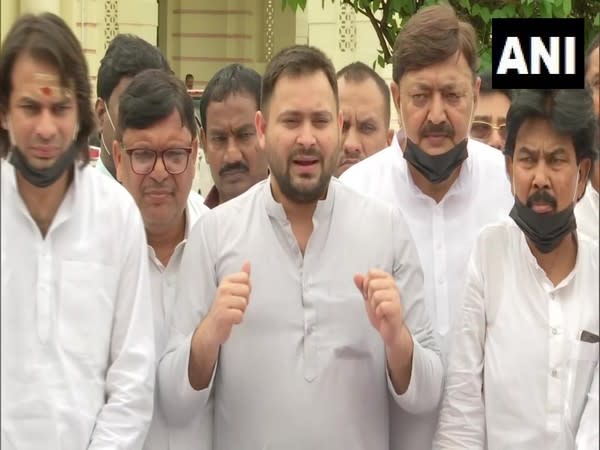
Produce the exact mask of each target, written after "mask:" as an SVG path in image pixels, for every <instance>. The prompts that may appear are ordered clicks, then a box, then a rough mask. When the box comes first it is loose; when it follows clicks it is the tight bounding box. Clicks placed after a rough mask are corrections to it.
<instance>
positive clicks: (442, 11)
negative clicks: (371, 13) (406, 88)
mask: <svg viewBox="0 0 600 450" xmlns="http://www.w3.org/2000/svg"><path fill="white" fill-rule="evenodd" d="M476 36H477V35H476V34H475V29H474V28H473V26H472V25H471V24H470V23H469V22H466V21H463V20H460V19H459V18H458V17H457V15H456V12H455V11H454V9H453V8H452V7H451V6H449V5H443V4H442V5H433V6H427V7H423V8H421V9H419V10H418V11H417V12H416V13H415V14H414V15H413V16H412V17H411V18H410V19H408V21H407V22H406V25H404V26H403V27H402V28H401V29H400V32H399V33H398V36H397V37H396V43H395V45H394V53H393V55H392V78H393V80H394V81H395V82H396V83H399V82H400V78H402V76H403V75H404V74H405V73H406V72H408V71H411V70H420V69H423V68H425V67H427V66H430V65H432V64H435V63H438V62H441V61H444V60H446V59H448V58H449V57H450V56H452V55H454V54H455V53H456V52H457V51H460V53H462V55H463V56H464V57H465V59H466V60H467V64H468V65H469V67H470V68H471V71H472V72H473V76H475V74H476V73H477V69H478V67H479V56H478V53H477V37H476Z"/></svg>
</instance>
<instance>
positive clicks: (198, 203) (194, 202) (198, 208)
mask: <svg viewBox="0 0 600 450" xmlns="http://www.w3.org/2000/svg"><path fill="white" fill-rule="evenodd" d="M206 211H209V209H208V207H206V206H204V198H203V197H202V196H200V195H198V194H196V193H195V192H193V191H192V192H190V194H189V195H188V199H187V203H186V205H185V210H184V214H185V231H184V234H183V239H182V240H181V241H180V242H179V243H178V244H177V245H176V246H175V249H174V250H173V255H175V252H177V251H179V248H180V247H183V246H184V245H185V243H186V241H187V239H188V237H189V235H190V231H191V229H192V227H193V226H194V224H195V223H196V221H197V220H198V219H199V218H200V216H201V215H202V214H203V213H204V212H206ZM173 255H171V259H173ZM148 256H149V257H150V261H152V262H153V263H154V264H155V265H156V267H157V268H158V269H159V270H160V271H161V272H162V271H164V270H165V266H163V264H162V262H160V260H159V259H158V258H157V256H156V252H155V251H154V248H152V246H150V245H148ZM167 265H168V264H167Z"/></svg>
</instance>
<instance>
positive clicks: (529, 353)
mask: <svg viewBox="0 0 600 450" xmlns="http://www.w3.org/2000/svg"><path fill="white" fill-rule="evenodd" d="M599 294H600V291H599V282H598V241H592V240H589V239H588V238H587V237H579V238H578V252H577V259H576V263H575V267H574V269H573V271H572V272H571V273H570V274H569V275H568V276H567V277H566V278H565V279H564V280H563V281H561V282H560V283H559V284H558V285H557V286H554V285H553V284H552V282H551V281H550V280H549V279H548V278H547V277H546V274H545V272H544V271H543V270H542V269H541V268H540V267H539V265H538V264H537V261H536V259H535V257H534V256H533V254H532V253H531V250H530V249H529V246H528V245H527V241H526V238H525V235H524V234H523V233H522V232H521V230H520V229H519V228H518V227H517V225H516V224H515V223H514V222H513V221H512V220H511V219H505V220H504V221H503V222H500V223H498V224H494V225H490V226H488V227H486V228H485V229H484V230H483V231H482V233H481V235H480V237H479V239H478V240H477V243H476V245H475V248H474V250H473V255H472V257H471V260H470V262H469V265H468V269H467V283H466V289H465V294H464V295H465V298H464V305H463V311H462V314H461V320H460V321H459V326H458V327H457V328H456V330H455V331H456V333H455V335H454V336H453V339H452V346H451V351H450V356H449V362H448V364H449V368H448V375H447V380H446V390H445V395H444V401H443V406H442V410H441V413H440V423H439V428H438V435H437V437H436V445H435V448H436V449H453V450H454V449H457V448H469V449H475V450H476V449H487V450H509V449H510V450H529V449H548V450H554V449H556V450H559V449H560V450H569V449H571V448H574V447H569V446H568V444H567V443H566V441H565V440H564V439H566V438H569V437H570V439H571V442H572V441H573V438H574V437H575V436H577V439H578V441H579V443H580V444H583V443H584V442H587V443H588V444H586V445H589V443H594V442H595V445H594V446H593V447H589V446H586V445H581V446H580V447H578V448H579V449H582V450H583V449H586V450H587V449H591V448H596V449H597V448H598V380H597V378H598V343H588V342H583V341H581V340H580V336H581V332H582V330H586V331H588V332H590V333H593V334H596V335H598V325H599V323H598V322H599V317H598V314H599V311H598V296H599ZM594 378H595V380H594ZM592 382H594V383H595V387H592ZM588 393H589V397H588ZM582 417H583V418H582ZM580 423H582V424H583V425H582V427H580V426H579V424H580ZM567 440H568V439H567Z"/></svg>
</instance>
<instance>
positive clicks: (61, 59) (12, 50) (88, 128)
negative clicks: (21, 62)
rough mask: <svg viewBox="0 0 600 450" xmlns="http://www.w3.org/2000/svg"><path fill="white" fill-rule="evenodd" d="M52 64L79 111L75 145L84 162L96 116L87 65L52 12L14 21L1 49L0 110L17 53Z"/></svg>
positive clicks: (0, 136)
mask: <svg viewBox="0 0 600 450" xmlns="http://www.w3.org/2000/svg"><path fill="white" fill-rule="evenodd" d="M23 54H27V55H30V56H31V57H32V58H33V59H36V60H39V61H43V62H45V63H47V64H50V65H51V66H53V67H55V68H56V70H57V72H58V73H59V74H60V77H61V80H60V81H61V84H62V86H64V87H67V86H68V87H71V85H72V87H73V91H74V93H75V98H76V102H77V111H78V117H77V120H78V126H79V129H78V132H77V136H76V137H75V145H76V146H77V148H78V149H79V156H80V159H81V160H82V161H83V162H84V164H86V163H87V162H89V159H90V154H89V148H88V139H89V137H90V135H91V134H92V133H93V132H94V130H95V128H96V119H95V115H94V111H93V110H92V103H91V99H90V96H91V85H90V78H89V74H88V67H87V63H86V60H85V56H84V55H83V51H82V49H81V45H80V44H79V41H78V40H77V38H76V37H75V35H74V34H73V32H72V31H71V29H70V28H69V26H68V25H67V24H66V23H65V22H64V21H63V20H62V19H61V18H60V17H58V16H56V15H54V14H51V13H43V14H40V15H33V14H26V15H24V16H22V17H20V18H19V19H17V21H16V22H15V23H14V24H13V26H12V28H11V29H10V31H9V32H8V34H7V35H6V38H5V40H4V44H3V45H2V49H1V50H0V112H1V113H2V114H6V113H7V112H8V109H9V98H10V94H11V92H12V88H13V86H12V72H13V68H14V64H15V61H16V60H17V58H18V57H19V56H20V55H23ZM10 145H11V144H10V137H9V135H8V131H7V130H5V129H3V128H0V156H2V157H5V156H6V155H7V154H8V152H9V149H10Z"/></svg>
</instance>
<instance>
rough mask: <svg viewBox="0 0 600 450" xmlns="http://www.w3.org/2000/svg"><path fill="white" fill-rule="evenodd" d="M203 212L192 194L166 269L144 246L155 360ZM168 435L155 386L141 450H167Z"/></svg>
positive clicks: (163, 342)
mask: <svg viewBox="0 0 600 450" xmlns="http://www.w3.org/2000/svg"><path fill="white" fill-rule="evenodd" d="M205 211H209V209H208V207H206V206H205V205H204V198H203V197H202V196H200V195H198V194H197V193H195V192H190V194H189V196H188V200H187V204H186V208H185V218H186V221H185V234H184V239H183V240H182V241H181V242H180V243H179V244H177V246H176V247H175V249H174V250H173V254H172V255H171V258H170V259H169V262H168V264H167V267H165V266H164V265H163V264H162V262H160V260H159V259H158V258H157V256H156V253H155V252H154V249H153V248H152V247H151V246H149V245H148V256H149V257H150V260H149V261H150V262H149V266H150V284H151V287H152V302H153V316H154V335H155V340H156V354H157V357H160V355H161V354H162V352H163V351H164V349H165V346H166V345H167V334H168V332H167V326H168V323H169V318H170V316H171V310H172V308H173V304H174V303H175V287H176V283H177V274H178V273H179V267H180V265H181V256H182V254H183V249H184V247H185V243H186V240H187V238H188V236H189V233H190V230H191V229H192V227H193V226H194V224H195V223H196V221H197V220H198V219H199V218H200V216H201V215H202V214H203V213H204V212H205ZM168 431H169V430H168V427H167V421H166V419H165V416H164V412H163V408H162V406H161V404H160V400H159V398H158V386H157V389H156V391H155V395H154V414H153V416H152V423H151V424H150V430H149V431H148V437H147V438H146V442H145V443H144V450H154V449H155V450H168V449H169V448H170V447H169V433H168Z"/></svg>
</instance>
